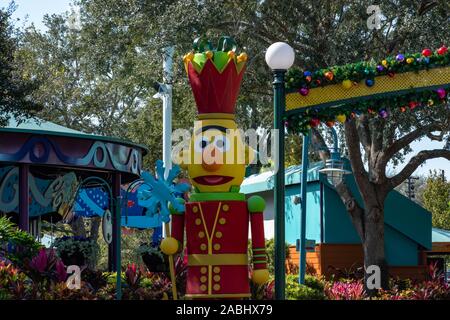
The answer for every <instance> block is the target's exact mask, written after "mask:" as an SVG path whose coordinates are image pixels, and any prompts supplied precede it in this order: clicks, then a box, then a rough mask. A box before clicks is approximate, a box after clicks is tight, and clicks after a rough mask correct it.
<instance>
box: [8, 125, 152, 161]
mask: <svg viewBox="0 0 450 320" xmlns="http://www.w3.org/2000/svg"><path fill="white" fill-rule="evenodd" d="M0 132H18V133H33V134H42V135H53V136H63V137H72V138H80V139H90V140H100V141H106V142H114V143H120V144H122V145H128V146H134V147H139V148H140V149H142V150H143V155H145V154H147V153H148V148H147V147H146V146H144V145H141V144H137V143H134V142H132V141H130V140H127V139H120V138H115V137H108V136H100V135H94V134H89V133H85V132H82V131H78V130H74V129H70V128H67V127H64V126H61V125H59V124H56V123H53V122H50V121H45V120H42V119H39V118H30V119H26V120H23V121H22V122H19V121H17V120H16V119H15V118H14V117H11V118H10V119H9V120H8V124H7V125H6V126H5V127H0Z"/></svg>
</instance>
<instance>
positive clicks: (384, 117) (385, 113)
mask: <svg viewBox="0 0 450 320" xmlns="http://www.w3.org/2000/svg"><path fill="white" fill-rule="evenodd" d="M378 115H379V116H380V117H381V118H383V119H386V118H387V117H388V112H387V111H386V109H381V110H380V112H378Z"/></svg>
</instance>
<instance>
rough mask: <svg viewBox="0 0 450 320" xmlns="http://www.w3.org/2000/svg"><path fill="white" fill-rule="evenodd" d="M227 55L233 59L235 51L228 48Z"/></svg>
mask: <svg viewBox="0 0 450 320" xmlns="http://www.w3.org/2000/svg"><path fill="white" fill-rule="evenodd" d="M227 55H228V58H230V59H234V57H235V56H236V53H234V51H232V50H230V51H228V53H227Z"/></svg>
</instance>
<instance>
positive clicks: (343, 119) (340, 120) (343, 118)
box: [336, 114, 347, 123]
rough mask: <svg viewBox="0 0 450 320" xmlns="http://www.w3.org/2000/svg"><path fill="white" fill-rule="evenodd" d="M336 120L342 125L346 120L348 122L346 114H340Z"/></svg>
mask: <svg viewBox="0 0 450 320" xmlns="http://www.w3.org/2000/svg"><path fill="white" fill-rule="evenodd" d="M336 120H337V121H339V122H340V123H344V122H345V120H347V117H346V115H345V114H338V115H337V116H336Z"/></svg>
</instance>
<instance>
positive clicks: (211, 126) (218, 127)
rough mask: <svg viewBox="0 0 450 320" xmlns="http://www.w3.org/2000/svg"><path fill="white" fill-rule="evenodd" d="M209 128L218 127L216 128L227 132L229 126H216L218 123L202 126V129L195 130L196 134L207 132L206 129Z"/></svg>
mask: <svg viewBox="0 0 450 320" xmlns="http://www.w3.org/2000/svg"><path fill="white" fill-rule="evenodd" d="M209 129H216V130H219V131H221V132H223V133H227V128H225V127H222V126H216V125H209V126H204V127H201V128H200V129H198V130H197V131H195V134H196V135H197V134H199V133H200V132H205V131H206V130H209Z"/></svg>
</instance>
